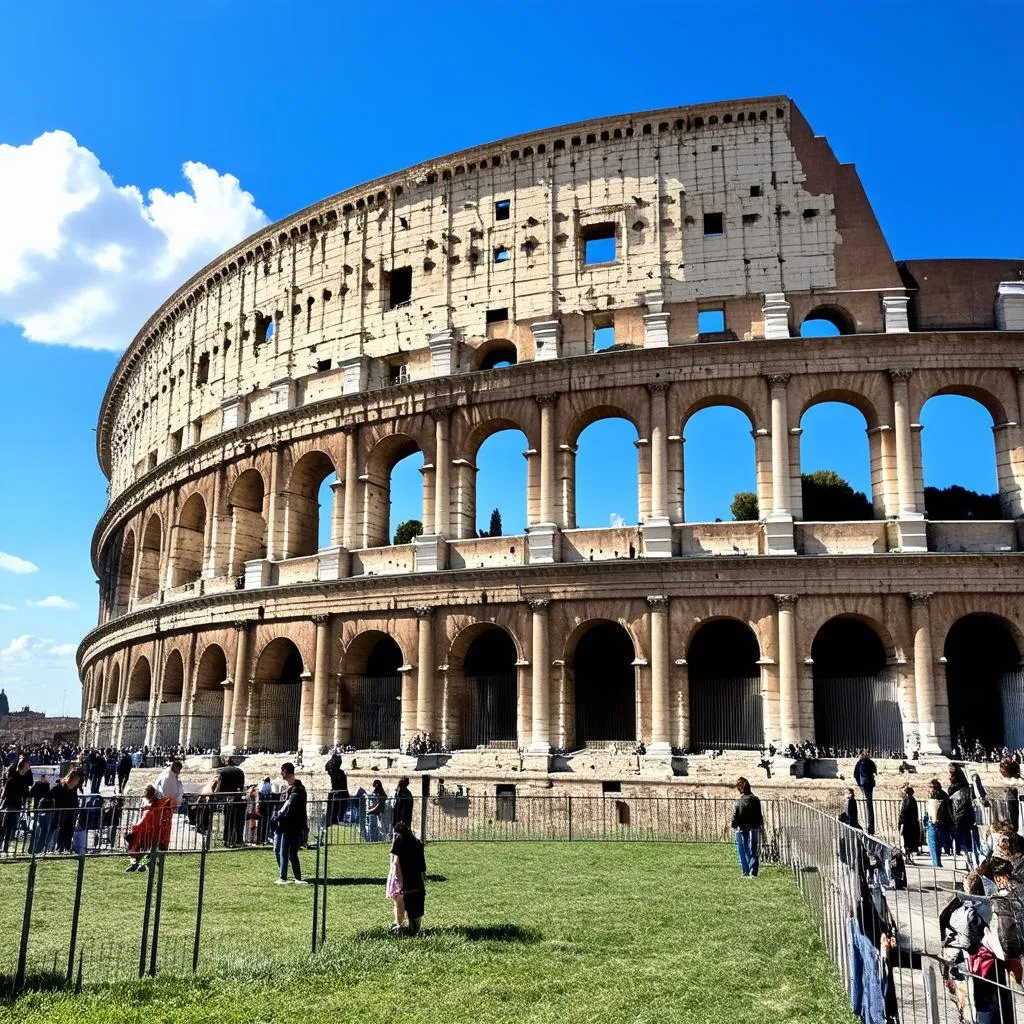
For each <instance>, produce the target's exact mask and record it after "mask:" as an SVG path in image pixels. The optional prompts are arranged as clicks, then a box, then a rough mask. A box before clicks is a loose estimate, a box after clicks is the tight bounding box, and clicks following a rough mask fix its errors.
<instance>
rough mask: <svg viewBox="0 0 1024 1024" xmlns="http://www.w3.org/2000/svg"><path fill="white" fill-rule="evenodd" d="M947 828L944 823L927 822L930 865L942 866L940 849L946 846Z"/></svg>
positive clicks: (934, 866)
mask: <svg viewBox="0 0 1024 1024" xmlns="http://www.w3.org/2000/svg"><path fill="white" fill-rule="evenodd" d="M948 831H949V830H948V829H947V828H946V827H945V826H944V825H936V824H934V823H933V822H928V827H927V829H926V834H927V837H928V852H929V853H930V854H931V857H932V867H933V868H941V867H942V851H943V850H944V849H945V848H946V842H947V835H946V833H947V832H948Z"/></svg>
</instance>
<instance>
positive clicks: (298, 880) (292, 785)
mask: <svg viewBox="0 0 1024 1024" xmlns="http://www.w3.org/2000/svg"><path fill="white" fill-rule="evenodd" d="M281 777H282V778H283V779H284V783H285V786H286V787H287V789H286V790H285V797H284V803H283V804H282V805H281V806H280V808H279V809H278V810H276V811H275V812H274V816H273V818H271V821H270V826H271V828H273V829H274V832H275V839H274V853H275V854H276V855H277V865H278V868H279V869H280V872H281V875H280V877H279V878H278V879H277V880H276V882H275V885H287V884H288V865H289V864H291V867H292V882H293V883H294V884H295V885H306V882H305V881H304V880H303V878H302V865H301V864H300V863H299V847H300V846H301V845H302V837H303V836H304V835H306V834H307V833H308V831H309V817H308V815H307V811H306V802H307V801H306V787H305V786H303V785H302V781H301V780H300V779H297V778H296V777H295V765H294V764H292V762H291V761H285V763H284V764H283V765H281Z"/></svg>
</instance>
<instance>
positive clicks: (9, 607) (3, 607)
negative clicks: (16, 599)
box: [0, 604, 17, 612]
mask: <svg viewBox="0 0 1024 1024" xmlns="http://www.w3.org/2000/svg"><path fill="white" fill-rule="evenodd" d="M13 611H17V609H16V608H15V607H14V605H13V604H0V612H13Z"/></svg>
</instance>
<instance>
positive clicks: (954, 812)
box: [948, 765, 978, 871]
mask: <svg viewBox="0 0 1024 1024" xmlns="http://www.w3.org/2000/svg"><path fill="white" fill-rule="evenodd" d="M948 796H949V817H950V829H951V832H952V836H953V849H954V851H955V853H954V856H955V855H956V854H960V853H962V854H963V855H964V859H965V861H966V864H967V870H968V871H970V870H971V868H973V867H974V866H975V864H976V862H977V852H978V822H977V819H976V818H975V816H974V794H973V793H972V792H971V784H970V783H969V782H968V781H967V776H966V774H964V770H963V768H961V767H959V765H950V768H949V790H948Z"/></svg>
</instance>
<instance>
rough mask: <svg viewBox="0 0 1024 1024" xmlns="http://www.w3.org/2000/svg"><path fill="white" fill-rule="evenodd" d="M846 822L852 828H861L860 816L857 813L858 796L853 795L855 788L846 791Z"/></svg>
mask: <svg viewBox="0 0 1024 1024" xmlns="http://www.w3.org/2000/svg"><path fill="white" fill-rule="evenodd" d="M846 824H847V825H849V826H850V828H860V817H859V815H858V813H857V798H856V797H855V796H854V795H853V790H852V789H848V790H847V791H846Z"/></svg>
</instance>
